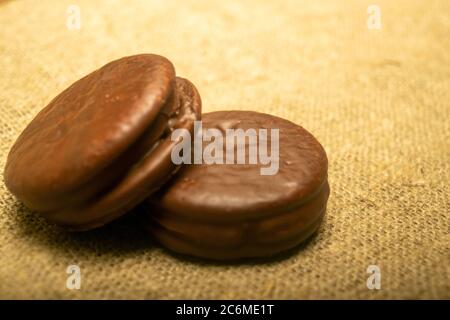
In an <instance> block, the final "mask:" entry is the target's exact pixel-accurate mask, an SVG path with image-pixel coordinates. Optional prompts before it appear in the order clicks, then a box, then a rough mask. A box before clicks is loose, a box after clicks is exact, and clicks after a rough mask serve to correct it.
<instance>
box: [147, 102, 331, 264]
mask: <svg viewBox="0 0 450 320" xmlns="http://www.w3.org/2000/svg"><path fill="white" fill-rule="evenodd" d="M208 129H215V130H212V131H210V132H209V134H208V135H206V136H208V137H209V138H206V139H205V134H203V138H204V139H202V140H206V142H205V141H203V150H202V152H203V153H202V160H203V161H201V162H202V163H201V164H190V165H184V166H183V167H182V168H181V169H180V171H179V172H178V173H177V174H176V175H175V176H174V178H173V179H172V180H171V181H170V182H169V183H168V184H167V185H166V186H164V187H163V188H162V189H160V190H159V191H158V192H156V193H154V194H153V195H152V196H150V197H149V198H148V199H147V200H146V201H145V202H144V208H145V209H146V210H145V212H144V213H143V214H142V216H141V218H142V220H143V221H144V223H143V224H144V226H145V227H146V229H147V230H148V231H149V232H150V234H151V235H152V236H153V237H154V238H156V239H157V240H158V241H159V242H160V243H162V244H163V245H164V246H166V247H167V248H169V249H171V250H173V251H176V252H179V253H182V254H188V255H193V256H198V257H204V258H210V259H215V260H228V259H239V258H250V257H266V256H271V255H274V254H277V253H279V252H282V251H285V250H287V249H290V248H293V247H295V246H297V245H298V244H300V243H301V242H303V241H304V240H306V239H307V238H308V237H310V236H311V235H313V234H314V233H315V232H316V231H317V229H318V227H319V225H320V223H321V221H322V219H323V217H324V214H325V209H326V203H327V199H328V196H329V186H328V182H327V167H328V161H327V156H326V153H325V151H324V149H323V148H322V146H321V145H320V143H319V142H318V141H317V140H316V139H315V138H314V137H313V136H312V135H311V134H310V133H309V132H307V131H306V130H305V129H303V128H302V127H300V126H298V125H296V124H294V123H292V122H290V121H287V120H284V119H281V118H278V117H274V116H271V115H267V114H262V113H257V112H246V111H222V112H214V113H209V114H204V115H203V116H202V130H203V131H204V132H206V131H208ZM239 129H243V130H242V131H243V132H246V133H248V136H247V137H246V138H245V140H241V142H242V141H245V143H244V144H241V145H239V143H238V142H237V141H238V139H237V138H236V139H235V137H237V136H235V137H231V139H230V137H229V134H236V132H238V131H239ZM261 129H263V130H261ZM272 129H274V130H272ZM248 130H249V131H248ZM277 130H278V131H277ZM242 131H241V132H240V133H242ZM255 132H256V134H257V137H256V139H254V138H255V137H253V138H252V137H250V136H251V133H255ZM277 132H278V133H277ZM219 133H220V134H222V135H223V137H222V138H220V134H219ZM211 135H214V136H215V141H216V142H217V139H219V140H221V141H222V142H223V143H224V145H223V149H222V151H223V152H220V151H218V148H217V145H216V148H215V149H216V150H215V152H216V154H214V153H212V152H211V155H212V156H213V158H209V159H206V158H205V154H206V155H207V154H209V153H208V152H207V151H208V150H209V151H211V149H214V148H212V146H211V143H212V142H211V141H213V139H210V136H211ZM277 135H278V139H273V138H274V136H277ZM252 139H253V140H252ZM231 141H235V142H236V144H235V145H234V146H228V147H227V144H228V143H231ZM255 144H256V145H257V148H255ZM219 145H220V144H219ZM275 147H277V148H275ZM252 148H253V149H252ZM194 149H195V147H194ZM277 149H278V150H277ZM232 150H233V151H232ZM244 150H246V151H247V154H245V156H244V157H243V158H242V157H241V160H244V163H242V162H241V163H238V162H237V159H238V157H239V152H242V151H244ZM252 150H253V153H254V152H255V150H256V151H257V159H256V160H258V161H256V164H255V157H254V156H255V154H253V155H252V154H251V152H252ZM276 151H278V152H279V153H277V152H276ZM195 152H197V153H198V150H194V153H195ZM217 152H218V154H219V155H222V156H223V158H222V159H221V158H220V156H218V154H217ZM270 153H271V154H272V156H273V157H271V158H270V157H268V156H269V155H270ZM231 154H233V155H234V160H235V161H234V162H231V157H230V158H228V159H227V156H229V155H231ZM241 156H242V153H241ZM252 157H253V158H252ZM194 158H196V159H197V163H198V160H199V157H198V155H197V157H196V156H195V155H194ZM251 159H253V163H252V160H251ZM194 160H195V159H192V161H194ZM245 160H246V161H245ZM261 160H263V161H261ZM268 160H270V161H268ZM205 161H206V162H207V163H205ZM227 163H228V164H227Z"/></svg>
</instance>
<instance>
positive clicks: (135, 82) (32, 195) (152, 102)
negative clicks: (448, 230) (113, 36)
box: [5, 54, 201, 230]
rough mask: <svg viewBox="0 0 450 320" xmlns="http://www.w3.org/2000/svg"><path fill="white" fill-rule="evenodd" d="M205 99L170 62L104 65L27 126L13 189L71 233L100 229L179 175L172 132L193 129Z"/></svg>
mask: <svg viewBox="0 0 450 320" xmlns="http://www.w3.org/2000/svg"><path fill="white" fill-rule="evenodd" d="M200 109H201V101H200V96H199V94H198V93H197V90H196V89H195V87H194V86H193V85H192V83H190V82H189V81H187V80H185V79H182V78H178V77H175V70H174V67H173V65H172V64H171V63H170V61H168V60H167V59H166V58H164V57H161V56H157V55H151V54H142V55H136V56H130V57H125V58H122V59H119V60H116V61H113V62H111V63H108V64H106V65H105V66H103V67H102V68H100V69H98V70H96V71H94V72H92V73H91V74H89V75H87V76H85V77H84V78H82V79H80V80H78V81H77V82H75V83H74V84H72V85H71V86H70V87H69V88H67V89H66V90H65V91H63V92H62V93H61V94H59V95H58V96H57V97H56V98H54V99H53V100H52V101H51V102H50V103H49V105H48V106H47V107H45V108H44V109H43V110H42V111H41V112H40V113H39V114H38V115H37V116H36V117H35V118H34V119H33V121H32V122H31V123H30V124H29V125H28V126H27V127H26V128H25V130H24V131H23V132H22V134H21V135H20V136H19V137H18V139H17V141H16V142H15V144H14V145H13V147H12V149H11V151H10V153H9V155H8V159H7V163H6V167H5V182H6V186H7V187H8V189H9V190H10V191H11V192H12V193H13V194H14V195H15V196H16V197H17V198H18V199H20V200H21V201H23V202H24V203H25V205H27V206H28V207H30V208H32V209H34V210H36V211H38V212H40V213H42V215H44V216H45V217H46V218H48V219H49V220H51V221H53V222H55V223H58V224H61V225H64V226H66V227H68V228H70V229H75V230H85V229H91V228H94V227H97V226H101V225H103V224H105V223H107V222H108V221H111V220H112V219H114V218H116V217H118V216H120V215H122V214H124V213H125V212H126V211H127V210H129V209H131V208H132V207H134V206H135V205H136V204H137V203H139V202H140V201H142V200H143V199H145V198H146V197H147V196H149V195H150V194H151V193H152V192H154V191H155V190H156V189H157V188H159V187H160V186H161V184H162V183H163V182H165V181H167V179H168V178H169V177H170V176H171V175H172V173H174V171H175V170H176V168H177V167H176V166H175V165H174V164H173V163H172V161H171V158H170V152H171V149H172V147H173V145H174V142H172V141H171V140H170V132H171V131H172V130H174V129H177V128H185V129H187V130H193V123H194V121H195V120H196V119H199V118H200V111H201V110H200Z"/></svg>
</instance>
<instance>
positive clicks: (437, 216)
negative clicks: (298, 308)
mask: <svg viewBox="0 0 450 320" xmlns="http://www.w3.org/2000/svg"><path fill="white" fill-rule="evenodd" d="M71 3H74V4H77V5H78V6H79V8H80V9H81V29H80V30H78V31H77V30H72V31H71V30H68V29H67V27H66V19H67V7H68V5H69V4H71ZM371 3H372V1H365V0H357V1H356V0H355V1H340V0H334V1H313V0H310V1H270V2H269V1H242V2H237V1H236V2H232V1H216V2H212V1H204V2H201V1H178V2H168V1H113V0H105V1H75V0H73V1H0V54H1V58H0V108H1V109H0V110H1V113H0V135H1V136H0V139H1V140H0V141H1V144H0V147H1V155H0V156H1V157H0V166H1V167H2V168H3V167H4V164H5V159H6V155H7V152H8V150H9V148H10V147H11V145H12V143H13V142H14V140H15V138H16V137H17V135H18V134H19V133H20V132H21V130H22V129H23V128H24V126H25V125H26V124H27V123H28V122H29V121H30V120H31V119H32V118H33V116H34V115H35V114H36V113H37V112H38V111H39V110H40V109H41V108H42V107H44V106H45V105H46V103H48V102H49V101H50V99H51V98H53V97H54V96H55V95H56V94H58V93H59V92H60V91H61V90H62V89H64V88H65V87H67V86H68V85H69V84H71V83H72V82H73V81H75V80H77V79H78V78H80V77H81V76H83V75H85V74H86V73H88V72H90V71H92V70H94V69H95V68H97V67H100V66H101V65H103V64H105V63H106V62H108V61H110V60H112V59H115V58H119V57H122V56H125V55H131V54H135V53H142V52H151V53H159V54H162V55H164V56H167V57H168V58H169V59H171V60H172V61H173V63H174V65H175V66H176V68H177V73H178V74H179V75H181V76H185V77H188V78H189V79H190V80H191V81H193V82H194V83H195V84H196V86H197V87H198V89H199V91H200V93H201V95H202V98H203V105H204V111H205V112H208V111H214V110H223V109H248V110H258V111H262V112H268V113H272V114H275V115H278V116H281V117H284V118H287V119H289V120H292V121H294V122H296V123H298V124H301V125H302V126H304V127H305V128H307V129H308V130H310V131H311V132H312V133H313V134H314V135H315V136H316V137H317V138H318V139H319V140H320V141H321V142H322V144H323V145H324V147H325V148H326V150H327V152H328V156H329V160H330V166H329V174H330V184H331V190H332V192H331V197H330V200H329V206H328V208H329V209H328V215H327V218H326V221H325V223H324V225H323V227H322V229H321V231H320V233H319V234H318V236H317V237H315V238H314V239H313V240H311V241H310V242H309V243H308V244H307V245H305V246H303V247H302V248H300V250H295V251H294V252H291V253H290V254H289V255H285V256H283V257H282V258H279V259H276V260H272V261H268V262H265V263H262V264H261V263H259V264H258V263H253V262H249V263H246V264H234V265H223V264H211V263H205V262H202V261H200V260H195V259H185V258H183V257H179V256H176V255H171V254H169V253H168V252H166V251H165V250H163V249H162V248H161V247H160V246H159V245H157V244H156V243H154V242H152V241H151V240H150V239H148V237H147V236H146V235H145V234H144V233H142V232H141V231H140V229H139V228H137V227H136V225H135V223H134V222H133V220H132V219H130V218H128V219H125V220H123V221H119V222H116V223H113V224H112V225H109V226H107V227H106V228H103V229H100V230H96V231H92V232H88V233H84V234H70V233H67V232H64V231H62V230H59V229H58V228H55V227H53V226H52V225H49V224H47V223H46V222H45V221H43V220H42V219H41V218H39V217H38V216H37V215H35V214H33V213H32V212H29V211H28V210H27V209H26V208H24V207H23V206H22V205H21V204H20V203H18V202H17V201H16V200H15V199H14V198H13V197H12V196H11V195H10V194H9V193H8V192H7V190H6V189H5V187H4V185H3V183H1V186H0V206H1V214H0V297H1V298H164V299H165V298H169V299H170V298H289V299H291V298H294V299H303V298H369V299H372V298H450V280H449V243H450V238H449V211H450V201H449V193H450V190H449V169H450V165H449V163H450V143H449V139H450V121H449V119H450V102H449V101H450V54H449V52H450V37H449V31H450V18H449V13H450V2H449V1H446V0H442V1H434V0H428V1H422V0H417V1H412V0H405V1H381V0H377V1H376V4H378V5H379V7H380V8H381V14H382V15H381V23H382V29H381V30H369V29H368V28H367V26H366V22H367V18H368V14H367V7H368V6H369V5H370V4H371ZM30 165H31V166H32V165H33V164H32V163H30ZM70 264H77V265H79V266H80V267H81V273H82V284H81V285H82V288H81V290H78V291H77V290H73V291H71V290H68V289H66V278H67V274H66V268H67V266H68V265H70ZM372 264H376V265H378V266H379V267H380V269H381V275H382V281H381V290H368V289H367V287H366V279H367V277H368V276H369V274H367V273H366V269H367V267H368V266H369V265H372Z"/></svg>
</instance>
